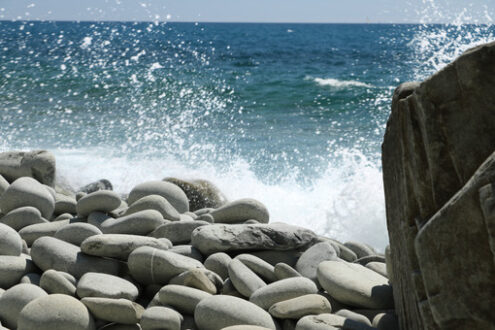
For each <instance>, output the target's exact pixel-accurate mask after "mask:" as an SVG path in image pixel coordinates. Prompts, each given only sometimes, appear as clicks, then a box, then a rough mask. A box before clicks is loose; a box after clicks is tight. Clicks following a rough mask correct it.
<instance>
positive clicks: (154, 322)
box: [139, 306, 184, 330]
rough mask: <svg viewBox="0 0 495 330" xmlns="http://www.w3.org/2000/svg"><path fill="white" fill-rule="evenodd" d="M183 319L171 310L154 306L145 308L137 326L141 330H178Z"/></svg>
mask: <svg viewBox="0 0 495 330" xmlns="http://www.w3.org/2000/svg"><path fill="white" fill-rule="evenodd" d="M183 320H184V317H183V316H182V315H181V314H180V313H178V312H177V311H176V310H173V309H171V308H167V307H162V306H154V307H149V308H147V309H146V310H145V311H144V313H143V315H142V316H141V321H140V322H139V324H140V325H141V328H142V329H143V330H156V329H167V330H180V329H181V323H182V321H183Z"/></svg>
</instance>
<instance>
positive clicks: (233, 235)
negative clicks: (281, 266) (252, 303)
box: [191, 223, 316, 255]
mask: <svg viewBox="0 0 495 330" xmlns="http://www.w3.org/2000/svg"><path fill="white" fill-rule="evenodd" d="M315 239H316V235H315V233H313V232H312V231H311V230H308V229H305V228H301V227H296V226H291V225H287V224H282V223H276V224H270V225H266V224H260V225H227V224H214V225H210V226H202V227H199V228H196V229H195V230H194V231H193V233H192V235H191V243H192V245H193V246H194V247H196V248H198V249H199V250H200V251H201V253H203V254H205V255H210V254H213V253H216V252H226V251H246V250H270V249H271V250H290V249H296V248H302V247H305V246H307V245H309V244H311V242H313V241H314V240H315Z"/></svg>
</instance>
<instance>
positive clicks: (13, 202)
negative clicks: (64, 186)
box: [0, 177, 55, 219]
mask: <svg viewBox="0 0 495 330" xmlns="http://www.w3.org/2000/svg"><path fill="white" fill-rule="evenodd" d="M23 206H33V207H35V208H37V209H38V210H39V211H40V212H41V215H42V216H43V217H44V218H47V219H50V217H51V216H52V214H53V210H54V209H55V199H54V198H53V196H52V195H51V193H50V192H49V191H48V189H47V188H46V187H45V186H44V185H42V184H41V183H39V182H38V181H36V180H35V179H33V178H29V177H22V178H19V179H17V180H15V181H14V182H12V184H11V185H10V186H9V188H7V190H6V191H5V192H4V193H3V194H2V196H0V209H1V210H2V212H3V213H8V212H10V211H12V210H14V209H16V208H19V207H23Z"/></svg>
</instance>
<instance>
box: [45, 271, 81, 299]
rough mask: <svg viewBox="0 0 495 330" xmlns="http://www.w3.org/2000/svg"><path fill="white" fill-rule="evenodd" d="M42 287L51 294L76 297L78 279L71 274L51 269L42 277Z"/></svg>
mask: <svg viewBox="0 0 495 330" xmlns="http://www.w3.org/2000/svg"><path fill="white" fill-rule="evenodd" d="M40 287H41V288H43V289H44V290H45V291H46V292H48V293H50V294H53V293H60V294H66V295H69V296H73V297H75V296H76V279H75V277H74V276H72V275H71V274H69V273H65V272H60V271H56V270H53V269H49V270H47V271H45V272H44V273H43V274H42V275H41V279H40Z"/></svg>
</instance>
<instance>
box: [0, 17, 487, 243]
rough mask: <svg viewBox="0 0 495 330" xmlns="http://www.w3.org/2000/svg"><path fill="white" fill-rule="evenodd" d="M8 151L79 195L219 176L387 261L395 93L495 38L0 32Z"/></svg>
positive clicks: (214, 28) (134, 30) (328, 32)
mask: <svg viewBox="0 0 495 330" xmlns="http://www.w3.org/2000/svg"><path fill="white" fill-rule="evenodd" d="M0 31H1V35H0V116H1V117H0V123H1V130H0V150H11V149H33V148H46V149H49V150H51V151H53V152H54V153H55V154H56V156H57V161H58V168H59V175H60V177H61V180H66V181H68V182H70V183H71V184H73V185H74V186H78V185H82V184H85V183H87V182H89V181H91V180H95V179H99V178H103V177H105V178H107V179H109V180H111V181H112V182H113V183H114V186H115V188H116V190H118V191H121V192H126V191H129V190H130V189H131V188H132V187H133V186H134V185H135V184H137V183H139V182H142V181H144V180H150V179H159V178H162V177H165V176H178V177H182V178H186V179H187V178H196V177H201V178H206V179H210V180H212V181H213V182H215V183H217V185H218V186H219V187H220V188H221V189H222V190H223V191H225V193H226V194H227V196H228V197H230V198H232V199H235V198H241V197H254V198H257V199H259V200H261V201H262V202H264V203H265V204H266V205H267V206H268V208H269V210H270V211H271V215H272V219H273V220H280V221H285V222H289V223H294V224H299V225H304V226H309V227H311V228H313V229H314V230H315V231H317V232H318V233H320V234H326V235H329V236H333V237H336V238H339V239H342V240H348V239H354V240H361V241H365V242H368V243H370V244H372V245H375V246H376V247H379V248H382V247H383V246H384V245H385V244H386V241H387V235H386V227H385V214H384V205H383V203H384V202H383V189H382V182H381V168H380V145H381V140H382V136H383V132H384V128H385V124H386V120H387V118H388V114H389V109H390V99H391V95H392V93H393V89H394V88H395V86H397V85H398V84H399V83H401V82H405V81H410V80H421V79H424V78H425V77H427V76H428V75H430V74H431V73H433V72H434V71H435V70H438V69H440V68H441V67H443V66H444V65H445V64H447V63H448V62H450V61H451V60H452V59H454V58H455V57H456V56H457V55H459V54H460V53H461V52H462V51H463V50H465V49H467V48H469V47H471V46H474V45H476V44H479V43H482V42H487V41H490V40H492V39H494V35H495V28H494V27H493V26H484V25H482V26H477V25H428V26H426V25H386V24H383V25H366V24H363V25H353V24H213V23H210V24H204V23H200V24H194V23H167V24H165V23H157V24H154V23H123V22H122V23H121V22H112V23H110V22H105V23H84V22H82V23H75V22H0Z"/></svg>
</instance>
